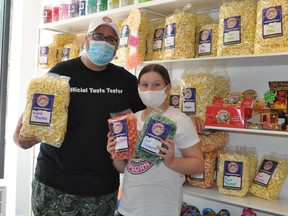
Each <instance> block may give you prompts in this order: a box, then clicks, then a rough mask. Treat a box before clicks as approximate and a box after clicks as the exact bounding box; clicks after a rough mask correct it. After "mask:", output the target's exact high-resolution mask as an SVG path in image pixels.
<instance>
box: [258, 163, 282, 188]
mask: <svg viewBox="0 0 288 216" xmlns="http://www.w3.org/2000/svg"><path fill="white" fill-rule="evenodd" d="M277 165H278V162H276V161H271V160H266V159H265V160H263V163H262V164H261V167H260V169H259V171H258V173H257V175H256V177H255V179H254V183H255V184H258V185H261V186H263V187H268V185H269V181H270V179H271V177H272V175H273V173H274V171H275V169H276V168H277Z"/></svg>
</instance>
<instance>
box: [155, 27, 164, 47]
mask: <svg viewBox="0 0 288 216" xmlns="http://www.w3.org/2000/svg"><path fill="white" fill-rule="evenodd" d="M163 36H164V28H158V29H156V30H155V32H154V45H153V51H154V52H155V51H159V50H162V41H163Z"/></svg>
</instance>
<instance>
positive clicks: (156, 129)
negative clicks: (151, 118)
mask: <svg viewBox="0 0 288 216" xmlns="http://www.w3.org/2000/svg"><path fill="white" fill-rule="evenodd" d="M164 130H165V127H164V125H163V124H162V123H160V122H157V123H155V124H154V125H153V126H152V132H153V133H154V134H155V135H157V136H159V135H161V134H163V133H164Z"/></svg>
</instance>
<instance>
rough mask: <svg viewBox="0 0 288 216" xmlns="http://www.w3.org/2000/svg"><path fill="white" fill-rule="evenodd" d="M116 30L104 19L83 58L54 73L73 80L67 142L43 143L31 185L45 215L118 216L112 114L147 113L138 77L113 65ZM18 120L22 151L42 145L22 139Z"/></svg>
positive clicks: (37, 210) (38, 213) (35, 204)
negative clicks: (110, 133) (109, 148)
mask: <svg viewBox="0 0 288 216" xmlns="http://www.w3.org/2000/svg"><path fill="white" fill-rule="evenodd" d="M118 38H119V34H118V27H117V25H116V24H115V22H114V21H113V20H112V19H111V18H109V17H107V16H104V17H102V18H98V19H96V20H93V21H92V22H91V23H90V26H89V29H88V32H87V36H86V37H85V47H86V52H84V54H83V55H82V56H81V57H78V58H75V59H71V60H68V61H65V62H61V63H58V64H57V65H55V66H54V67H53V68H52V69H51V70H50V72H52V73H56V74H60V75H63V76H68V77H70V81H69V84H70V88H71V89H70V103H69V108H68V125H67V132H66V134H65V139H64V141H63V143H62V145H61V147H60V148H55V147H53V146H51V145H48V144H45V143H41V146H40V152H39V155H38V158H37V165H36V170H35V178H34V180H33V182H32V209H33V213H34V215H35V216H44V215H47V216H48V215H49V216H50V215H51V216H56V215H81V216H85V215H93V216H98V215H99V216H112V215H114V211H115V207H116V201H117V190H118V187H119V175H118V172H117V171H116V170H115V169H114V167H113V164H112V160H111V159H110V155H109V153H107V151H106V144H107V134H108V123H107V120H108V119H109V118H110V113H115V112H119V111H123V110H125V109H127V108H130V109H131V110H132V111H133V112H136V111H138V110H141V109H143V108H144V105H143V103H142V102H141V100H140V98H139V96H138V91H137V80H136V77H135V76H133V75H132V74H131V73H129V72H128V71H126V70H125V69H124V68H122V67H118V66H115V65H113V64H111V63H110V62H111V60H112V59H113V57H114V55H115V53H116V50H117V47H118ZM21 126H22V116H21V118H20V119H19V122H18V125H17V128H16V131H15V134H14V141H15V143H16V144H17V145H19V146H20V147H21V148H23V149H28V148H31V147H32V146H34V145H36V144H37V143H39V140H37V139H36V138H35V137H22V136H21V135H20V134H19V133H20V129H21Z"/></svg>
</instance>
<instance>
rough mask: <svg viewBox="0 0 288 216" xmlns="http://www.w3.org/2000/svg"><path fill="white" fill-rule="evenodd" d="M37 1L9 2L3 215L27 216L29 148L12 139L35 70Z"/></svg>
mask: <svg viewBox="0 0 288 216" xmlns="http://www.w3.org/2000/svg"><path fill="white" fill-rule="evenodd" d="M39 4H40V3H39V1H32V0H25V1H19V0H18V1H13V0H12V11H11V31H10V53H9V59H10V60H9V71H8V99H7V100H8V101H7V102H8V103H7V120H6V146H5V173H4V179H3V180H1V181H0V186H6V187H7V198H6V199H7V203H6V215H7V216H13V215H17V216H18V215H21V216H24V215H25V216H28V215H31V210H30V206H31V205H30V183H31V179H32V174H31V173H32V164H33V163H32V155H33V149H30V150H23V149H20V148H18V147H17V146H16V145H15V144H14V142H13V138H12V136H13V133H14V129H15V126H16V124H17V121H18V118H19V116H20V114H21V112H22V111H23V109H24V104H25V97H26V88H27V84H28V83H29V81H30V80H31V78H32V76H33V74H34V73H35V69H36V56H37V34H38V30H37V27H38V24H39V22H38V21H39V16H40V12H39V8H40V6H39Z"/></svg>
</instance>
